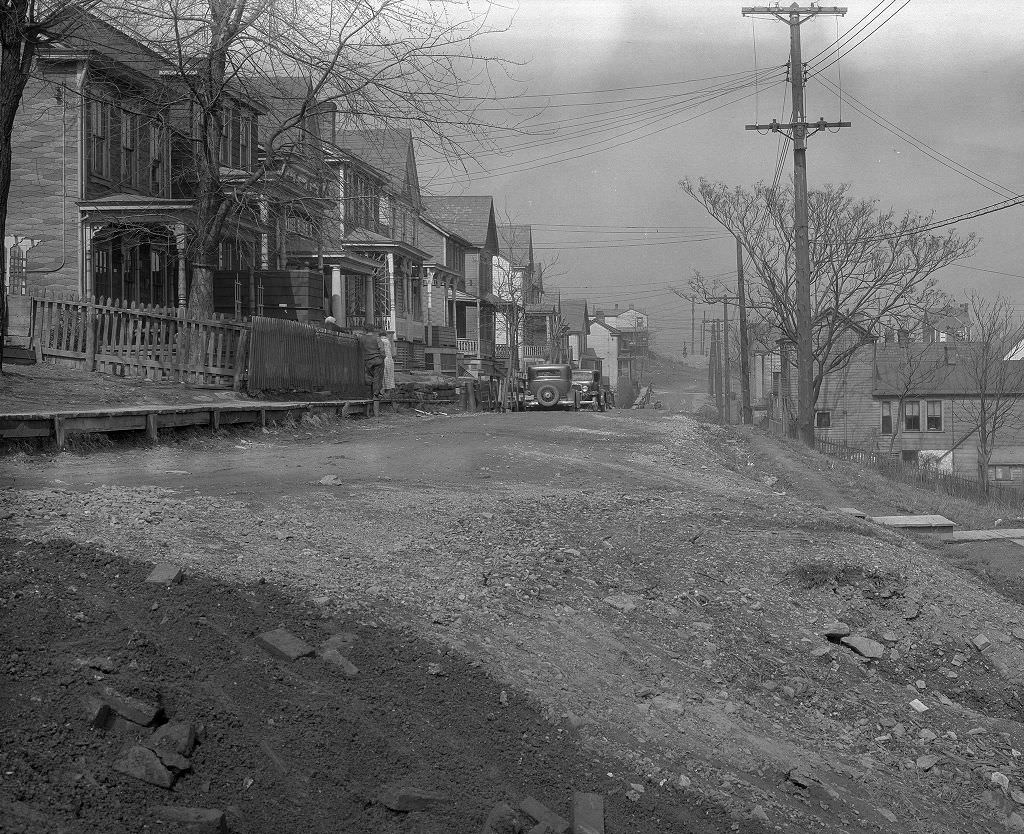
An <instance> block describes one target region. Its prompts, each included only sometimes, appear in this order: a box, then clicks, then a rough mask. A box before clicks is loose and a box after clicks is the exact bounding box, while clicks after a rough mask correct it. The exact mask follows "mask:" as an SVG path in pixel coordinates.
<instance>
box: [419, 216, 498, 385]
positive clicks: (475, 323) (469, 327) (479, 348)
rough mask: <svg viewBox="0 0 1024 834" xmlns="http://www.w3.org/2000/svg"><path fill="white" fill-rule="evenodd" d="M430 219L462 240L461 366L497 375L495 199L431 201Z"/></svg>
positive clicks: (458, 313) (473, 372) (457, 308)
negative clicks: (463, 287) (463, 278)
mask: <svg viewBox="0 0 1024 834" xmlns="http://www.w3.org/2000/svg"><path fill="white" fill-rule="evenodd" d="M423 202H424V208H425V211H426V214H427V215H428V217H430V218H431V219H432V220H433V221H434V222H436V223H437V224H439V225H440V226H441V227H443V228H444V229H446V230H449V231H450V233H452V234H454V235H455V236H457V237H458V238H459V239H460V240H461V241H464V242H466V243H468V244H469V245H468V246H467V247H465V248H464V249H463V251H462V255H463V258H464V264H465V267H464V268H465V289H464V290H456V291H455V297H454V308H455V320H454V322H455V330H456V344H457V347H458V351H459V354H460V356H461V357H462V367H463V368H464V369H465V370H466V372H467V373H469V374H470V375H472V376H477V377H486V376H498V375H499V374H500V367H499V365H498V363H497V362H496V361H495V350H494V328H495V309H496V308H497V306H498V305H499V304H500V303H501V300H500V299H499V298H498V297H497V296H496V295H495V294H494V256H495V254H497V252H498V228H497V224H496V223H495V221H494V200H493V199H492V198H491V197H487V196H483V197H479V196H466V197H427V198H425V199H424V201H423Z"/></svg>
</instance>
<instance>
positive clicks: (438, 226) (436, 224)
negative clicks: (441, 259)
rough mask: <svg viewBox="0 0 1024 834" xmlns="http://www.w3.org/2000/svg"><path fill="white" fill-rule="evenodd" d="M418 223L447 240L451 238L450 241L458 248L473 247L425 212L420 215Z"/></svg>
mask: <svg viewBox="0 0 1024 834" xmlns="http://www.w3.org/2000/svg"><path fill="white" fill-rule="evenodd" d="M420 222H422V223H426V224H427V225H428V226H430V227H431V228H433V229H436V230H437V231H439V232H440V233H441V234H442V235H444V236H445V237H448V238H451V239H452V240H454V241H455V242H456V243H457V244H459V245H460V246H472V245H473V244H472V243H470V242H469V241H468V240H466V239H465V238H464V237H462V236H461V235H459V234H457V233H455V232H454V231H452V230H451V229H449V228H448V227H447V226H445V225H444V223H442V222H441V221H439V220H438V219H437V218H436V217H432V216H431V215H429V214H427V213H425V212H424V213H423V214H421V215H420Z"/></svg>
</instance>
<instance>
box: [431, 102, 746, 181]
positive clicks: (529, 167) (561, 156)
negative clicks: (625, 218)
mask: <svg viewBox="0 0 1024 834" xmlns="http://www.w3.org/2000/svg"><path fill="white" fill-rule="evenodd" d="M751 96H753V93H748V94H746V95H743V96H740V97H739V98H735V99H732V100H730V101H727V102H725V103H724V104H720V105H719V106H718V107H713V108H711V109H710V110H707V111H704V112H702V113H697V114H696V115H694V116H692V117H691V118H689V119H684V120H682V121H679V122H674V123H672V124H668V125H665V126H664V127H659V128H657V129H656V130H651V131H648V132H647V133H643V134H641V135H638V136H634V137H633V138H631V139H626V140H623V141H621V142H615V143H613V144H608V145H606V146H605V147H602V148H596V149H594V150H591V151H587V152H585V153H578V154H577V153H574V152H575V151H579V150H582V149H583V148H570V149H567V150H565V151H563V152H561V153H558V154H554V155H552V156H551V157H539V158H538V159H533V160H529V161H528V162H527V163H524V164H519V165H509V166H503V167H501V168H496V169H492V170H490V171H488V172H487V173H483V174H478V175H475V176H471V179H480V180H484V179H493V178H495V177H503V176H508V175H509V174H518V173H524V172H527V171H536V170H539V169H541V168H547V167H549V166H551V165H560V164H562V163H564V162H569V161H574V160H577V159H583V158H586V157H590V156H594V155H595V154H599V153H604V152H606V151H610V150H614V149H616V148H620V147H622V146H623V145H629V144H632V143H633V142H637V141H639V140H641V139H647V138H649V137H651V136H655V135H657V134H659V133H664V132H665V131H666V130H671V129H672V128H675V127H681V126H682V125H684V124H688V123H689V122H692V121H695V120H696V119H699V118H701V117H702V116H707V115H708V114H710V113H714V112H715V111H717V110H721V109H722V108H724V107H729V106H730V105H732V104H737V103H738V102H740V101H744V100H746V99H748V98H750V97H751ZM637 130H642V128H637V129H636V130H633V131H629V132H630V133H635V132H636V131H637ZM603 141H605V142H607V141H609V140H603ZM583 147H584V148H585V147H586V146H583ZM566 154H571V155H569V156H566ZM534 163H537V164H534ZM485 170H486V169H485ZM460 179H461V178H460V177H456V176H449V177H439V178H438V179H437V180H436V181H435V182H440V183H454V182H458V181H459V180H460Z"/></svg>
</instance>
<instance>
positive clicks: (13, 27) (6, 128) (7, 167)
mask: <svg viewBox="0 0 1024 834" xmlns="http://www.w3.org/2000/svg"><path fill="white" fill-rule="evenodd" d="M28 9H29V6H28V3H27V2H24V0H16V2H14V3H13V4H12V5H11V6H9V7H8V9H7V11H6V12H4V13H3V14H0V373H3V368H4V345H5V344H6V343H7V251H6V249H7V247H6V245H4V242H3V241H4V236H5V235H6V234H7V206H8V201H9V198H10V193H11V159H12V153H11V137H12V136H13V135H14V118H15V116H16V115H17V113H18V107H19V106H20V105H21V97H22V95H23V94H24V92H25V84H26V83H27V82H28V73H29V68H30V67H31V66H32V58H33V56H34V54H35V43H34V42H33V41H32V40H30V39H27V38H26V35H25V24H26V21H27V17H28Z"/></svg>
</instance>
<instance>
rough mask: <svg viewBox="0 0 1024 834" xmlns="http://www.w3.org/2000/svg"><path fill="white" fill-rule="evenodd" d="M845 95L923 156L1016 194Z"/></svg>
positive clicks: (1002, 191) (1001, 192)
mask: <svg viewBox="0 0 1024 834" xmlns="http://www.w3.org/2000/svg"><path fill="white" fill-rule="evenodd" d="M817 81H818V83H819V84H821V85H822V86H824V87H825V88H826V89H829V90H831V91H832V92H837V90H836V86H835V85H834V84H833V83H832V82H831V81H830V80H829V79H827V78H818V79H817ZM845 96H846V98H847V99H848V100H849V101H850V102H851V103H852V104H853V106H854V108H855V109H856V110H857V111H858V112H860V113H861V114H862V115H864V116H866V117H867V118H868V119H870V120H871V121H873V122H874V123H875V124H877V125H878V126H879V127H881V128H882V129H883V130H885V131H887V132H888V133H891V134H892V135H893V136H895V137H896V138H897V139H902V140H903V141H904V142H906V143H907V144H909V145H911V146H912V147H915V148H917V150H919V151H921V152H922V153H923V154H924V155H925V156H927V157H929V158H931V159H933V160H935V161H936V162H938V163H939V164H940V165H942V166H943V167H945V168H949V170H951V171H953V172H954V173H957V174H960V175H961V176H962V177H965V178H966V179H969V180H971V181H972V182H973V183H975V184H976V185H980V186H981V187H982V188H985V189H986V190H988V191H991V192H992V193H993V194H998V195H1000V196H1007V195H1009V196H1011V197H1015V196H1017V192H1015V191H1013V190H1012V189H1010V188H1007V187H1006V186H1004V185H1001V184H999V183H998V182H996V181H995V180H992V179H989V178H988V177H986V176H984V175H983V174H979V173H978V172H977V171H975V170H973V169H971V168H968V167H967V166H966V165H964V164H963V163H960V162H957V161H956V160H955V159H953V158H952V157H949V156H947V155H946V154H944V153H942V152H941V151H938V150H936V149H935V148H933V147H932V146H931V145H929V144H928V143H927V142H925V141H923V140H921V139H918V138H917V137H916V136H914V135H913V134H912V133H910V132H909V131H906V130H904V129H903V128H901V127H899V126H898V125H896V124H894V123H893V122H891V121H889V120H888V119H887V118H885V117H884V116H882V115H881V114H880V113H878V112H877V111H876V110H873V109H872V108H871V107H869V106H868V105H866V104H865V103H864V102H862V101H861V100H860V99H858V98H857V97H856V96H853V95H851V94H850V93H849V92H845ZM986 183H988V184H986ZM992 186H995V188H993V187H992Z"/></svg>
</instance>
